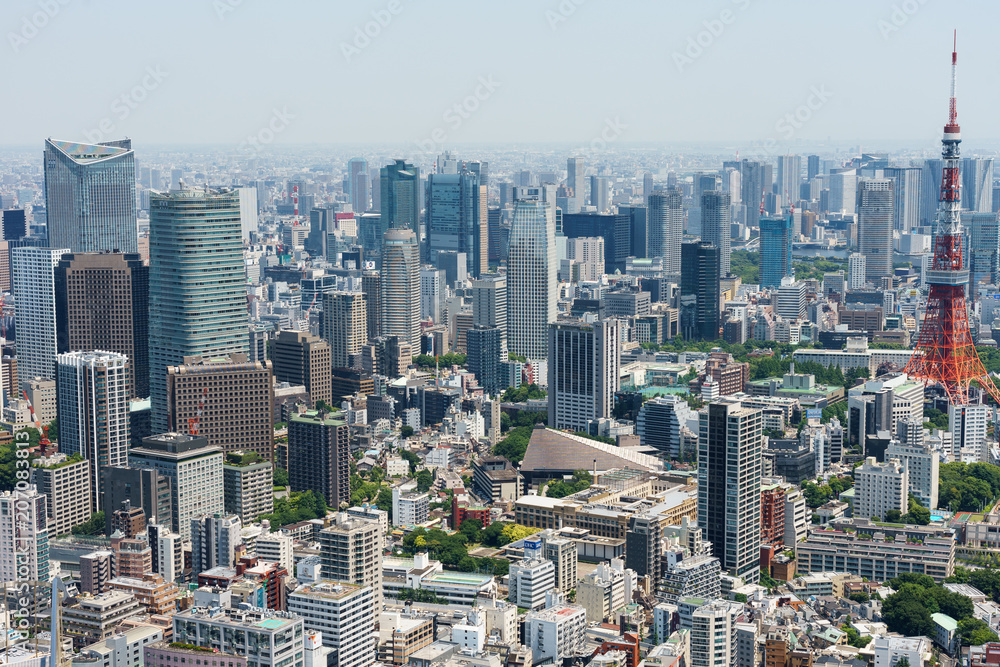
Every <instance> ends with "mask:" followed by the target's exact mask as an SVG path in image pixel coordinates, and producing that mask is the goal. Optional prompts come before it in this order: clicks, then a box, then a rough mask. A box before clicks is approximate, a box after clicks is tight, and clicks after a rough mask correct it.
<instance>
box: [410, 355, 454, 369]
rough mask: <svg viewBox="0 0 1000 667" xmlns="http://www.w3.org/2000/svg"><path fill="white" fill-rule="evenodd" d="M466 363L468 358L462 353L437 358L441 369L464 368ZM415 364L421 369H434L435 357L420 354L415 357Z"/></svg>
mask: <svg viewBox="0 0 1000 667" xmlns="http://www.w3.org/2000/svg"><path fill="white" fill-rule="evenodd" d="M465 362H466V356H465V355H464V354H462V353H461V352H447V353H445V354H441V355H438V357H437V365H438V366H440V367H441V368H447V367H449V366H464V365H465ZM413 363H414V365H416V366H418V367H419V368H434V366H435V360H434V355H433V354H418V355H417V356H415V357H413Z"/></svg>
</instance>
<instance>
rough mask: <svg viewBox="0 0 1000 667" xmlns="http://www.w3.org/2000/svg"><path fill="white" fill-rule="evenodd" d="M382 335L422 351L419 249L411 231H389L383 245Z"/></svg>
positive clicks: (415, 237)
mask: <svg viewBox="0 0 1000 667" xmlns="http://www.w3.org/2000/svg"><path fill="white" fill-rule="evenodd" d="M380 300H381V306H382V316H381V322H382V332H381V333H382V335H383V336H399V337H400V338H401V339H402V340H403V341H405V342H407V343H409V344H410V346H411V349H413V350H416V351H419V350H420V249H419V248H418V247H417V236H416V234H415V233H414V232H413V231H412V230H410V229H402V228H399V229H390V230H388V231H387V232H386V233H385V237H384V239H383V241H382V273H381V288H380Z"/></svg>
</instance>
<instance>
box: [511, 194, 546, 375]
mask: <svg viewBox="0 0 1000 667" xmlns="http://www.w3.org/2000/svg"><path fill="white" fill-rule="evenodd" d="M556 269H557V262H556V226H555V221H553V220H552V219H551V217H550V214H549V205H548V204H547V203H546V202H544V201H541V200H520V201H518V202H517V203H516V204H515V206H514V219H513V221H512V222H511V226H510V250H509V253H508V259H507V346H508V349H509V350H510V351H511V352H513V353H514V354H520V355H523V356H525V357H528V358H529V359H545V358H546V357H547V356H548V352H549V323H551V322H555V320H556V315H557V314H558V311H557V308H556V295H557V292H558V285H559V283H558V280H557V270H556Z"/></svg>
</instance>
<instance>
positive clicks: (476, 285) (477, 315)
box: [472, 273, 507, 361]
mask: <svg viewBox="0 0 1000 667" xmlns="http://www.w3.org/2000/svg"><path fill="white" fill-rule="evenodd" d="M472 323H473V325H476V326H482V327H497V328H498V329H500V338H501V342H502V345H503V347H504V352H503V355H504V356H503V358H502V359H501V361H506V360H507V356H506V354H507V353H506V348H507V276H506V275H504V274H502V273H489V274H486V275H483V276H481V277H480V278H479V279H478V280H474V281H472Z"/></svg>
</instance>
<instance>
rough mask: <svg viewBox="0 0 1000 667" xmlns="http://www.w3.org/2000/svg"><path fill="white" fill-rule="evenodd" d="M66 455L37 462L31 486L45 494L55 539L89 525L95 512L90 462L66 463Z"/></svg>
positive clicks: (32, 471) (33, 469) (47, 511)
mask: <svg viewBox="0 0 1000 667" xmlns="http://www.w3.org/2000/svg"><path fill="white" fill-rule="evenodd" d="M66 459H67V457H66V455H65V454H56V455H55V456H53V457H50V458H41V459H36V460H35V461H34V462H33V463H34V465H33V466H32V467H31V483H32V484H34V485H35V486H36V487H37V488H38V492H39V493H42V494H45V500H46V513H47V514H48V521H49V524H48V525H49V529H50V530H51V531H52V534H53V535H69V534H70V531H71V530H72V528H73V526H78V525H80V524H82V523H87V521H88V520H89V519H90V515H91V514H93V512H94V504H93V498H92V496H91V483H90V479H91V473H90V461H88V460H86V459H83V460H79V461H76V462H75V463H74V462H70V461H67V460H66Z"/></svg>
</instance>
